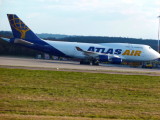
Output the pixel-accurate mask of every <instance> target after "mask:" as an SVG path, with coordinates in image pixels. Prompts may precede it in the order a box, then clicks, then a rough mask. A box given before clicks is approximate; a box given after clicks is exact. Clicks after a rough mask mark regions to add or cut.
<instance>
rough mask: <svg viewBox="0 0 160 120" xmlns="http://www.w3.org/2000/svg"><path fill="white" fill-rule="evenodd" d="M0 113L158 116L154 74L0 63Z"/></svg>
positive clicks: (42, 119)
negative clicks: (3, 65) (9, 66)
mask: <svg viewBox="0 0 160 120" xmlns="http://www.w3.org/2000/svg"><path fill="white" fill-rule="evenodd" d="M0 119H2V120H3V119H4V120H15V119H16V120H20V119H23V120H28V119H32V120H33V119H34V120H50V119H53V120H56V119H58V120H91V119H93V120H94V119H95V120H99V119H100V120H101V119H102V120H103V119H111V120H112V119H115V120H121V119H127V120H129V119H133V120H160V76H155V77H154V76H140V75H139V76H138V75H116V74H100V73H97V74H96V73H78V72H60V71H43V70H22V69H6V68H0Z"/></svg>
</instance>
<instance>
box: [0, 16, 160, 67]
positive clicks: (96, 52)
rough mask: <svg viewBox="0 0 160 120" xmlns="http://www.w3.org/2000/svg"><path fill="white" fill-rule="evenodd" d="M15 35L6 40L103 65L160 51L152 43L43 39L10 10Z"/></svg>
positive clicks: (144, 58) (142, 58)
mask: <svg viewBox="0 0 160 120" xmlns="http://www.w3.org/2000/svg"><path fill="white" fill-rule="evenodd" d="M7 16H8V20H9V23H10V26H11V29H12V33H13V36H14V37H13V38H11V39H7V38H2V39H3V40H5V41H7V42H10V43H13V44H17V45H21V46H24V47H28V48H31V49H35V50H39V51H42V52H45V53H48V54H51V55H54V56H60V57H68V58H78V59H80V64H85V65H90V64H91V63H92V65H99V62H110V63H113V64H121V63H122V62H123V61H141V62H143V61H152V60H156V59H159V58H160V54H159V53H158V52H156V51H155V50H153V49H152V48H151V47H150V46H148V45H143V44H129V43H99V44H94V43H79V42H64V41H50V40H43V39H40V38H39V37H38V36H36V34H34V32H32V30H31V29H30V28H29V27H28V26H27V25H26V24H24V22H23V21H22V20H21V19H20V18H19V17H18V16H17V15H15V14H7Z"/></svg>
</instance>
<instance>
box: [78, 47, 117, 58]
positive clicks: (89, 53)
mask: <svg viewBox="0 0 160 120" xmlns="http://www.w3.org/2000/svg"><path fill="white" fill-rule="evenodd" d="M76 49H77V51H81V52H82V53H83V54H84V55H86V56H88V57H98V56H99V55H106V56H108V57H109V58H113V57H116V58H120V57H119V56H118V55H111V54H104V53H98V52H92V51H85V50H83V49H82V48H80V47H77V46H76Z"/></svg>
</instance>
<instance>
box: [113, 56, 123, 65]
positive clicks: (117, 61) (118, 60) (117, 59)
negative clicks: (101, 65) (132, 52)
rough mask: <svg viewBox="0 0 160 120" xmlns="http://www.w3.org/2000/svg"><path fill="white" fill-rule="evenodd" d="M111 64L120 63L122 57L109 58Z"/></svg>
mask: <svg viewBox="0 0 160 120" xmlns="http://www.w3.org/2000/svg"><path fill="white" fill-rule="evenodd" d="M110 61H111V63H112V64H121V63H122V59H121V58H118V57H113V58H111V59H110Z"/></svg>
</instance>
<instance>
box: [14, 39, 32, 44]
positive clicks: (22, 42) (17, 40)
mask: <svg viewBox="0 0 160 120" xmlns="http://www.w3.org/2000/svg"><path fill="white" fill-rule="evenodd" d="M14 43H19V44H24V45H33V44H34V43H31V42H29V41H26V40H22V39H15V40H14Z"/></svg>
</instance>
